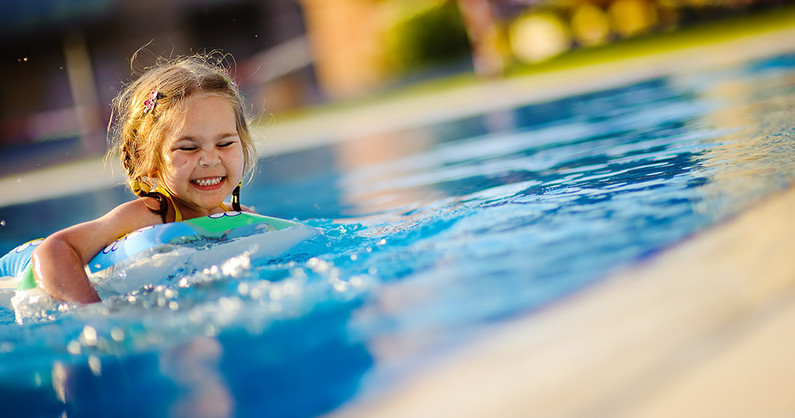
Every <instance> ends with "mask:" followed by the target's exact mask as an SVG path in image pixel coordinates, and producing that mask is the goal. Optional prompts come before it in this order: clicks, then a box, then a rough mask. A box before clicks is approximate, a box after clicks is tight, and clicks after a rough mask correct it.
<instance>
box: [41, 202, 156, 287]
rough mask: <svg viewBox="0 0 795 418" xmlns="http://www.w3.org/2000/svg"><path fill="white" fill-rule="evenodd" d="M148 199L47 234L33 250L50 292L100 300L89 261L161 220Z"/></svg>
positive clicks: (42, 277)
mask: <svg viewBox="0 0 795 418" xmlns="http://www.w3.org/2000/svg"><path fill="white" fill-rule="evenodd" d="M160 222H161V220H160V217H159V216H158V215H155V214H153V213H152V212H150V211H149V210H148V209H147V208H146V202H145V199H137V200H134V201H132V202H127V203H124V204H122V205H120V206H118V207H116V208H115V209H113V210H112V211H110V212H108V213H107V214H106V215H104V216H102V217H101V218H99V219H95V220H93V221H89V222H85V223H81V224H78V225H75V226H72V227H69V228H66V229H64V230H61V231H58V232H56V233H55V234H52V235H50V236H49V237H47V238H45V239H44V241H43V242H42V243H41V244H39V246H38V247H37V248H36V250H35V251H34V252H33V258H32V260H33V274H34V276H35V278H36V283H37V284H38V285H39V287H41V288H42V290H44V291H45V292H47V293H48V294H49V295H50V296H52V297H54V298H56V299H61V300H64V301H69V302H80V303H93V302H99V301H100V299H99V296H98V295H97V292H96V291H95V290H94V288H93V287H92V286H91V283H90V282H89V280H88V276H87V275H86V271H85V265H86V264H87V263H88V262H89V261H91V259H92V258H93V257H94V256H95V255H96V254H97V253H99V252H100V251H102V249H103V248H105V247H106V246H107V245H108V244H109V243H111V242H113V241H115V240H116V239H118V238H120V237H122V236H124V235H125V234H127V233H129V232H132V231H135V230H136V229H139V228H143V227H144V226H148V225H154V224H158V223H160Z"/></svg>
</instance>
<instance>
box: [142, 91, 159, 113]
mask: <svg viewBox="0 0 795 418" xmlns="http://www.w3.org/2000/svg"><path fill="white" fill-rule="evenodd" d="M159 98H160V93H158V91H157V90H153V91H152V92H151V93H149V98H148V99H146V101H144V114H147V113H149V112H150V111H151V110H153V109H154V108H155V106H157V99H159Z"/></svg>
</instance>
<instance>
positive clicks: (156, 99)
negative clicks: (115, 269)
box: [32, 56, 256, 303]
mask: <svg viewBox="0 0 795 418" xmlns="http://www.w3.org/2000/svg"><path fill="white" fill-rule="evenodd" d="M111 125H112V127H113V129H112V131H111V138H112V140H113V141H114V144H113V149H112V150H111V154H109V155H113V154H116V155H118V156H119V157H120V158H121V163H122V166H123V167H124V169H125V171H126V174H127V177H128V181H129V186H130V189H132V191H133V193H135V194H136V195H137V196H138V198H137V199H136V200H133V201H131V202H127V203H123V204H121V205H119V206H118V207H116V208H115V209H113V210H111V211H110V212H108V213H107V214H106V215H104V216H102V217H100V218H98V219H95V220H93V221H89V222H85V223H82V224H78V225H75V226H72V227H70V228H67V229H64V230H62V231H59V232H56V233H55V234H53V235H51V236H49V237H47V238H46V239H44V241H43V242H42V243H41V244H39V245H38V247H37V248H36V249H35V250H34V252H33V256H32V263H33V274H34V277H35V279H36V283H37V284H38V286H39V287H40V288H41V289H42V290H44V291H45V292H46V293H48V294H49V295H50V296H53V297H55V298H57V299H61V300H64V301H72V302H81V303H92V302H98V301H99V300H100V299H99V296H98V295H97V293H96V291H95V290H94V288H93V287H92V286H91V283H90V282H89V280H88V277H87V275H86V272H85V269H84V267H85V265H86V263H88V262H89V261H90V260H91V259H92V258H93V257H94V256H95V255H96V254H97V253H98V252H99V251H101V250H102V249H103V248H105V246H107V245H108V244H109V243H111V242H113V241H115V240H116V239H118V238H120V237H122V236H124V235H126V234H128V233H130V232H132V231H135V230H137V229H140V228H143V227H145V226H150V225H155V224H160V223H166V222H179V221H181V220H184V219H191V218H195V217H199V216H206V215H210V214H213V213H218V212H224V211H227V210H229V209H228V207H227V205H226V204H224V199H226V197H227V196H229V195H230V194H231V195H232V205H233V207H234V209H235V210H240V204H239V192H240V184H241V182H242V179H243V176H244V173H246V172H247V171H249V170H250V169H251V168H252V167H253V165H254V162H255V161H256V159H255V157H256V155H255V151H254V144H253V141H252V139H251V136H250V134H249V129H248V123H247V120H246V117H245V114H244V110H243V100H242V98H241V95H240V92H239V91H238V89H237V87H236V85H235V84H234V83H233V82H232V81H231V80H230V78H229V75H228V73H227V72H226V70H225V69H224V68H223V67H221V66H220V65H217V64H214V63H211V57H200V56H193V57H189V58H181V59H177V60H175V61H169V62H165V63H162V64H159V65H157V66H155V67H154V68H152V69H150V70H148V71H147V72H146V73H145V74H143V76H141V77H140V78H139V79H138V80H137V81H135V82H133V83H132V84H130V85H129V86H127V87H126V88H125V89H124V91H122V92H121V93H120V94H119V96H118V97H117V98H116V100H115V101H114V112H113V117H112V120H111ZM244 210H247V209H246V208H244Z"/></svg>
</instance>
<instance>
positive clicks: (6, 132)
mask: <svg viewBox="0 0 795 418" xmlns="http://www.w3.org/2000/svg"><path fill="white" fill-rule="evenodd" d="M787 3H788V2H786V1H784V0H778V1H777V0H548V1H544V0H26V1H16V0H2V10H3V13H2V14H0V45H2V53H1V54H0V57H1V58H2V60H3V64H2V66H1V67H0V78H1V79H2V80H3V87H2V89H0V132H1V134H0V176H5V175H9V174H12V173H16V172H20V171H25V170H30V169H35V168H39V167H44V166H47V165H52V164H57V163H60V162H64V161H69V160H73V159H77V158H84V157H88V156H95V155H99V154H102V153H104V152H105V131H106V125H107V120H108V118H109V115H110V106H109V104H110V102H111V100H112V99H113V97H114V96H115V95H116V93H117V92H118V91H119V90H120V88H121V86H122V85H123V83H125V82H129V81H130V80H131V79H132V78H133V77H134V74H135V73H140V72H141V71H142V70H143V69H145V68H146V67H148V66H150V65H152V64H153V63H154V61H155V59H156V58H157V57H159V56H166V57H175V56H179V55H185V54H190V53H193V52H202V51H210V50H221V51H223V52H226V53H229V54H231V57H232V58H230V65H231V67H232V71H233V74H234V77H235V79H236V80H237V81H238V84H239V85H240V86H241V88H242V90H243V92H244V94H245V96H246V97H247V99H248V101H249V104H250V105H251V112H252V115H255V116H256V115H260V116H266V117H268V118H270V117H272V116H277V119H278V116H279V115H289V114H295V113H296V112H300V110H301V109H306V108H307V107H317V106H321V105H328V104H334V103H339V102H351V101H354V102H355V101H357V100H359V101H361V100H362V99H363V98H368V97H372V96H373V95H383V94H384V93H385V92H393V91H399V90H401V89H405V88H406V87H407V86H414V85H417V84H422V83H427V82H428V81H429V80H430V81H433V80H440V79H446V78H450V77H460V76H461V75H465V76H466V77H470V78H472V79H473V80H474V82H477V80H481V79H491V78H498V77H506V76H511V75H513V74H521V73H523V72H527V71H532V70H533V69H534V68H540V66H544V65H549V63H554V62H555V60H560V59H562V57H566V56H573V55H575V54H577V53H578V51H588V50H590V51H596V50H606V49H608V48H610V46H611V45H617V44H621V43H627V42H632V40H633V39H641V38H649V37H654V36H659V35H660V34H664V33H672V32H676V31H678V30H681V29H682V28H686V27H694V26H697V25H701V24H705V23H709V22H722V21H731V20H732V19H735V20H736V19H737V18H738V17H741V16H748V15H753V14H760V13H762V14H764V13H766V14H768V15H771V14H772V15H774V14H775V13H776V10H778V9H781V8H785V7H787ZM737 27H738V26H737V25H735V26H731V25H727V26H726V28H727V29H726V30H735V29H736V28H737ZM136 52H137V54H136ZM580 53H581V52H580ZM133 56H135V59H134V60H132V62H131V57H133ZM131 74H132V75H131Z"/></svg>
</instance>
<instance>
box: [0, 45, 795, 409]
mask: <svg viewBox="0 0 795 418" xmlns="http://www.w3.org/2000/svg"><path fill="white" fill-rule="evenodd" d="M793 81H795V56H793V55H789V56H780V57H774V58H768V59H764V60H759V61H754V62H750V63H747V64H745V65H741V66H736V67H732V68H720V69H713V70H708V71H707V70H704V71H700V72H691V73H686V74H675V75H672V76H669V77H664V78H658V79H652V80H647V81H645V82H642V83H637V84H632V85H627V86H624V87H621V88H616V89H611V90H607V91H597V92H591V93H588V94H583V95H579V96H576V97H569V98H565V99H562V100H556V101H552V102H547V103H540V104H538V103H537V104H530V105H527V106H525V107H519V108H516V109H513V110H511V111H505V112H498V113H491V114H483V115H479V116H477V117H472V118H467V119H461V120H452V121H448V122H445V123H441V124H436V125H433V126H426V127H423V128H418V129H406V130H402V131H393V132H384V133H381V134H378V135H371V136H367V137H359V138H339V140H338V141H335V142H334V143H333V145H329V146H321V147H316V148H312V149H310V150H305V151H300V152H294V153H288V154H284V155H279V156H276V157H270V158H267V159H264V160H262V161H260V165H259V169H258V170H259V172H258V174H257V175H256V177H255V179H254V181H253V183H252V184H250V185H249V186H248V187H246V188H245V189H244V192H243V195H242V200H243V202H244V203H246V204H249V205H253V206H254V207H256V209H257V210H258V211H259V212H260V213H264V214H268V215H271V216H278V217H284V218H288V219H296V220H298V221H301V222H303V223H306V224H308V225H310V226H313V227H316V228H318V229H319V231H320V232H321V233H320V234H319V235H318V236H316V237H314V238H312V239H310V240H308V241H306V242H303V243H301V244H300V245H299V246H298V247H296V248H294V249H293V250H292V251H290V252H289V253H288V254H287V255H285V256H283V257H281V258H279V259H275V260H274V259H251V258H250V257H248V256H247V255H246V254H245V251H246V248H243V247H241V248H240V256H237V257H233V258H231V259H229V260H228V261H226V262H225V263H224V265H223V266H217V267H216V268H211V267H210V266H204V265H201V264H199V263H198V262H197V263H193V262H191V263H183V264H179V263H180V261H178V260H177V261H174V262H175V263H176V264H175V266H174V268H173V273H172V274H168V275H166V276H158V275H155V274H147V273H151V272H154V271H159V270H157V267H156V266H154V265H152V264H151V261H150V260H147V259H141V260H137V261H136V266H135V268H134V269H130V270H129V271H118V272H114V273H113V274H111V275H110V276H109V277H106V278H104V279H102V280H100V282H99V283H98V284H97V288H98V290H99V292H100V294H101V295H103V299H104V301H103V302H102V303H101V304H96V305H91V306H85V307H77V306H70V305H61V306H59V307H55V308H47V307H41V306H38V305H35V304H33V303H32V304H31V306H30V308H31V309H30V311H29V312H27V313H26V314H25V315H23V317H22V318H21V320H20V322H21V324H17V323H15V317H14V313H13V312H12V311H10V310H8V309H4V310H2V312H0V398H2V405H3V415H4V416H6V412H9V413H10V415H24V416H36V415H48V416H53V415H58V414H60V413H62V412H64V411H65V412H66V413H67V416H95V415H104V416H108V415H111V416H134V415H145V416H169V415H179V416H212V415H216V414H221V415H238V416H312V415H318V414H322V413H326V412H329V411H333V410H335V409H337V408H339V407H341V406H342V405H345V404H346V403H348V402H352V401H356V400H358V399H362V398H366V397H370V396H376V395H378V394H379V393H382V392H383V391H386V390H388V389H389V388H390V386H391V385H393V384H394V383H395V382H398V381H400V379H403V378H405V377H406V376H410V375H411V374H412V373H413V372H415V371H416V370H418V369H420V368H422V367H423V366H424V365H427V364H429V363H432V362H433V361H435V360H436V359H438V358H439V357H440V356H444V355H445V353H448V352H449V351H450V350H453V349H455V348H456V347H460V346H462V345H463V344H466V343H468V342H471V341H473V340H474V339H476V338H478V336H479V335H482V334H481V333H482V332H484V331H487V330H488V329H489V326H490V325H492V324H494V323H499V321H501V320H504V319H507V318H511V317H516V316H518V315H522V314H532V312H533V311H534V310H537V309H539V308H542V307H544V306H546V305H549V304H554V303H556V302H558V301H560V300H562V299H565V297H566V296H567V295H571V294H572V293H573V292H576V291H577V290H580V289H583V288H584V287H586V286H588V285H591V284H594V283H598V281H599V280H600V279H602V278H604V277H606V276H608V275H610V274H611V273H613V272H615V271H617V270H620V269H622V268H625V267H627V266H629V265H631V264H633V263H636V262H638V261H641V260H643V259H644V258H647V257H650V256H653V255H654V254H655V253H658V252H659V251H661V250H663V249H665V248H667V247H670V246H672V245H674V244H676V243H677V242H680V241H681V240H683V239H684V238H686V237H688V236H691V235H693V234H694V233H697V232H699V231H702V230H704V229H706V228H707V227H710V226H713V225H715V224H717V223H720V222H722V221H725V220H727V219H729V218H730V217H732V216H733V215H736V214H737V213H739V212H740V211H742V210H744V209H747V208H748V207H749V206H750V205H752V204H753V203H754V202H757V201H759V199H761V198H763V197H764V196H767V195H770V194H772V193H774V192H776V191H778V190H782V189H784V188H786V187H788V186H789V185H790V184H791V183H792V182H793V180H795V158H794V157H793V156H795V153H794V152H793V151H795V149H793V148H794V147H795V119H793V117H792V115H793V110H795V82H793ZM127 199H129V195H128V194H127V193H126V192H125V191H124V190H122V189H120V188H119V189H110V190H106V191H102V192H96V193H89V194H85V195H81V196H72V197H67V198H60V199H53V200H47V201H42V202H37V203H35V204H26V205H18V206H11V207H4V208H0V219H2V220H4V221H5V226H4V227H2V228H3V229H2V231H3V235H2V237H0V246H2V247H1V248H0V250H1V251H8V250H10V249H11V248H13V247H14V246H15V245H16V244H18V243H20V242H23V241H26V240H28V239H31V238H34V237H37V236H41V235H45V234H47V233H50V232H52V231H54V230H56V229H59V228H62V227H65V226H68V225H71V224H73V223H76V222H79V221H83V220H87V219H91V218H93V217H96V216H98V215H100V214H102V213H104V212H105V211H107V210H108V209H110V208H111V207H113V206H115V205H116V204H118V203H120V202H122V201H125V200H127ZM263 239H264V238H263ZM737 245H742V243H737ZM186 251H192V250H190V249H188V250H186ZM539 378H543V377H539Z"/></svg>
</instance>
